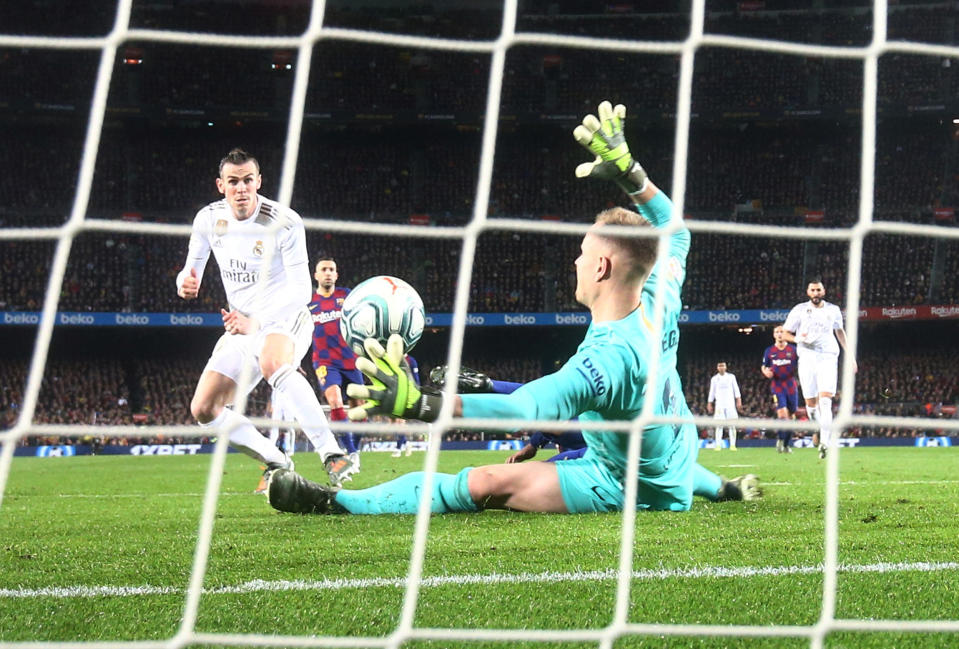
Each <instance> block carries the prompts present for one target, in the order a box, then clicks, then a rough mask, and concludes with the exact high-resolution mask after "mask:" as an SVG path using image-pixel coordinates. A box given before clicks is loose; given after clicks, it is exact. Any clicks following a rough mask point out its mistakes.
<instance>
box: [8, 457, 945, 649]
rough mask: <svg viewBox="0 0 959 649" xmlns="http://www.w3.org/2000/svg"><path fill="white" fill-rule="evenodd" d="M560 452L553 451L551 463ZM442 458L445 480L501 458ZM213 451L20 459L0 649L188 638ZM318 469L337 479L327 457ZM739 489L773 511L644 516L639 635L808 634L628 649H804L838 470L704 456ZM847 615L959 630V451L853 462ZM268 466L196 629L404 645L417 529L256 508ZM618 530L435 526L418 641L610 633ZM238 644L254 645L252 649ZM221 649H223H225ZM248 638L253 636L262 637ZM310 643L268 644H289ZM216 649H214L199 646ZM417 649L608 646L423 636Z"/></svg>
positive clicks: (222, 516)
mask: <svg viewBox="0 0 959 649" xmlns="http://www.w3.org/2000/svg"><path fill="white" fill-rule="evenodd" d="M541 454H542V453H541ZM506 456H507V453H505V452H493V451H477V452H470V451H449V452H447V451H444V452H443V453H441V455H440V467H439V469H440V470H441V471H447V472H455V471H457V470H459V469H460V468H462V467H463V466H469V465H474V466H475V465H478V464H485V463H490V462H494V461H501V460H503V459H505V457H506ZM211 459H212V457H211V456H209V455H206V456H203V455H198V456H170V457H121V456H101V457H71V458H43V459H39V458H15V459H14V460H13V464H12V467H11V472H10V476H9V480H8V483H7V487H6V493H5V495H4V500H3V503H2V507H0V645H3V644H6V643H13V642H23V641H41V644H42V641H47V642H49V641H116V640H141V641H142V640H164V639H169V638H171V637H173V636H175V635H176V634H177V632H178V631H179V630H180V625H181V619H182V617H183V614H184V607H185V602H186V600H187V598H186V592H187V588H188V585H189V582H190V576H191V570H192V567H193V561H194V552H195V550H196V547H197V538H198V530H199V523H200V519H201V510H202V505H203V498H204V489H205V485H206V480H207V474H208V471H209V467H210V463H211ZM296 459H297V468H298V470H300V471H301V472H302V473H303V474H304V475H306V476H308V477H312V478H319V477H320V476H322V475H323V473H322V469H321V466H320V463H319V460H318V459H317V458H316V456H315V455H313V454H307V453H301V454H298V456H297V458H296ZM700 461H701V462H702V463H703V464H704V465H706V466H707V467H709V468H711V469H713V470H715V471H717V472H718V473H721V474H723V475H727V476H734V475H738V474H742V473H756V474H758V475H759V476H760V477H761V478H762V480H763V484H764V488H765V497H764V499H763V500H761V501H758V502H751V503H734V502H727V503H709V502H707V501H704V500H697V502H696V504H695V506H694V508H693V510H692V511H690V512H688V513H684V514H674V513H663V512H656V513H639V514H638V515H637V519H636V538H635V547H634V557H633V578H632V581H631V589H630V600H629V605H628V611H629V612H628V622H629V623H630V624H664V625H747V626H752V627H789V628H792V630H793V635H792V636H790V635H789V634H788V633H787V634H785V635H780V636H765V637H764V636H762V635H761V634H760V635H759V636H757V637H736V636H734V635H725V634H720V635H707V636H700V635H699V634H698V633H690V634H688V635H680V636H675V635H663V634H661V633H653V634H638V635H632V634H629V635H625V636H622V637H620V638H619V639H617V640H616V641H615V643H614V644H613V645H612V646H615V647H717V648H718V647H797V648H798V647H808V646H810V640H809V638H808V637H805V636H802V635H800V634H799V633H795V631H796V627H800V628H799V629H798V631H799V632H803V631H805V630H806V629H803V628H802V627H809V626H812V625H814V624H816V623H817V621H818V620H819V616H820V610H821V605H822V601H823V581H824V576H823V571H822V563H823V560H824V530H825V519H824V502H825V483H826V480H825V475H826V468H825V467H826V465H825V463H824V462H821V461H819V459H818V458H817V456H816V453H815V451H814V450H811V449H801V450H797V451H796V452H795V453H793V454H791V455H780V454H777V453H776V452H775V451H774V449H771V448H751V449H750V448H746V449H741V450H740V451H738V452H736V453H731V452H729V451H723V452H715V451H712V450H703V451H702V452H701V454H700ZM422 465H423V454H422V453H415V454H414V455H413V456H412V457H403V458H392V457H390V456H389V454H388V453H366V454H364V455H363V471H362V473H361V474H360V475H358V476H357V477H356V479H355V481H354V483H353V485H351V486H356V487H364V486H369V485H372V484H375V483H378V482H381V481H384V480H388V479H391V478H393V477H395V476H397V475H399V474H401V473H405V472H408V471H414V470H419V469H421V468H422ZM840 466H841V469H840V471H841V475H840V477H841V482H840V487H839V557H838V560H839V564H840V570H839V573H838V582H837V588H836V618H837V619H842V620H870V619H874V620H953V621H955V620H959V450H954V449H951V448H912V447H879V448H876V447H872V448H868V447H867V448H854V449H848V450H843V451H842V456H841V465H840ZM258 476H259V471H258V470H257V466H256V464H255V463H254V462H253V461H251V460H249V459H248V458H246V457H244V456H241V455H237V454H230V455H229V456H228V457H227V460H226V469H225V472H224V476H223V483H222V485H221V490H220V497H219V500H218V503H217V510H216V515H215V521H214V528H213V536H212V543H211V545H210V549H209V562H208V565H207V570H206V575H205V580H204V582H203V583H204V590H203V593H202V595H201V597H200V600H199V607H198V611H197V618H196V625H195V630H196V632H197V633H200V634H231V635H229V637H223V638H215V637H214V638H210V637H209V636H206V635H204V636H202V637H203V639H204V641H206V640H207V639H209V640H210V644H204V645H203V646H237V645H235V644H234V645H230V643H231V642H232V641H233V638H235V637H236V635H235V634H262V635H266V636H273V635H279V636H287V637H289V636H299V637H300V638H301V642H302V641H308V642H309V641H310V639H311V638H313V639H314V640H313V642H315V638H317V637H340V638H341V639H340V640H339V641H338V645H337V646H361V645H360V644H358V643H357V641H356V640H353V641H352V642H351V641H344V640H343V639H342V637H344V636H352V637H363V638H379V644H380V645H382V638H383V637H385V636H389V635H390V634H392V633H394V632H395V631H396V630H397V625H398V623H399V621H400V619H401V613H402V610H403V606H404V598H405V596H406V590H405V585H406V577H407V574H408V570H409V568H410V557H411V548H412V541H413V536H414V532H415V530H414V527H415V520H416V519H415V517H413V516H298V515H289V514H280V513H277V512H274V511H273V510H272V509H270V507H269V506H268V504H267V503H266V500H265V499H264V497H263V496H257V495H254V494H253V493H252V492H253V489H254V487H255V485H256V482H257V479H258ZM621 521H622V517H621V515H618V514H616V515H606V514H604V515H581V516H559V515H543V514H516V513H508V512H482V513H475V514H449V515H442V516H434V517H432V518H431V519H430V526H429V534H428V537H427V547H426V553H425V559H424V564H423V581H422V583H421V585H420V589H419V593H418V599H417V601H416V608H415V615H414V618H413V628H414V629H424V628H427V629H434V630H444V629H456V630H457V636H459V635H462V634H461V630H464V629H486V630H489V629H517V630H522V631H528V630H556V631H560V632H564V633H565V632H570V631H575V630H583V629H585V630H591V631H596V630H600V629H603V628H604V627H606V626H607V625H609V624H610V623H611V622H612V621H613V615H614V611H615V610H616V593H617V577H616V573H617V571H618V566H619V554H620V532H621ZM240 640H243V639H242V638H240ZM219 643H222V644H219ZM249 643H250V639H249V638H247V639H246V644H249ZM291 643H294V642H293V641H289V640H283V641H281V639H274V640H273V641H272V642H271V641H268V640H264V639H260V641H259V644H261V645H263V644H269V645H271V646H286V645H287V644H291ZM957 645H959V634H954V633H953V634H950V633H942V632H939V633H937V632H912V631H907V632H896V631H868V632H853V631H836V632H832V633H830V634H829V635H828V636H827V637H826V640H825V646H827V647H843V648H847V647H848V648H852V647H876V648H878V647H929V648H933V647H936V648H938V647H947V646H957ZM193 646H200V645H193ZM402 646H403V647H502V648H505V647H524V648H529V649H533V648H535V647H574V648H578V647H596V646H597V643H596V642H593V641H584V639H583V638H581V637H580V638H576V637H574V636H572V635H567V636H559V637H557V638H556V639H553V640H551V641H550V640H546V641H543V642H520V641H508V640H506V639H504V640H503V641H497V640H493V639H488V638H487V639H485V640H475V639H474V640H469V639H459V638H458V637H451V638H442V639H423V638H420V639H411V640H408V641H406V642H405V643H403V644H402Z"/></svg>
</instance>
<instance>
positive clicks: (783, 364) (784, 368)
mask: <svg viewBox="0 0 959 649" xmlns="http://www.w3.org/2000/svg"><path fill="white" fill-rule="evenodd" d="M798 360H799V356H798V355H797V353H796V347H795V346H794V345H786V346H785V347H783V348H782V349H779V348H778V347H776V345H770V346H769V347H767V348H766V353H764V354H763V367H771V368H772V370H773V378H771V379H770V386H769V387H770V390H771V391H772V392H776V391H778V390H785V391H786V393H787V394H792V393H794V392H795V391H796V379H795V378H794V377H795V375H796V364H797V362H798Z"/></svg>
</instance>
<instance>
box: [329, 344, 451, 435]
mask: <svg viewBox="0 0 959 649" xmlns="http://www.w3.org/2000/svg"><path fill="white" fill-rule="evenodd" d="M363 347H364V348H365V349H366V355H367V356H368V358H362V357H360V358H357V359H356V367H357V369H359V370H360V371H361V372H363V374H365V375H366V378H368V379H369V380H370V383H371V385H356V384H350V385H349V386H347V388H346V393H347V394H348V395H349V396H351V397H353V398H354V399H364V400H365V403H364V404H363V405H361V406H357V407H355V408H350V410H349V412H348V413H347V414H348V415H349V417H350V419H352V420H353V421H361V420H363V419H366V418H367V414H374V415H387V416H389V417H399V418H401V419H418V420H419V421H426V422H431V421H436V418H437V417H439V414H440V408H442V407H443V397H442V396H441V395H439V394H431V393H428V392H425V391H424V390H420V388H419V387H417V385H416V381H414V380H413V375H412V372H410V366H409V363H407V362H406V355H405V354H404V352H403V339H402V338H401V337H400V336H398V335H397V334H393V335H392V336H390V339H389V340H388V341H387V342H386V349H385V350H384V349H383V346H382V345H380V343H379V342H378V341H377V340H376V339H375V338H367V339H366V340H364V341H363Z"/></svg>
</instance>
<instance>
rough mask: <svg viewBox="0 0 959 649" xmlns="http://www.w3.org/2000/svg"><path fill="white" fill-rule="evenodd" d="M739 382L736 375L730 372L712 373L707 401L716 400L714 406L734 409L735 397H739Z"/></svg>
mask: <svg viewBox="0 0 959 649" xmlns="http://www.w3.org/2000/svg"><path fill="white" fill-rule="evenodd" d="M741 396H742V395H741V394H740V392H739V382H738V381H737V380H736V375H735V374H732V373H730V372H726V373H725V374H718V373H717V374H714V375H713V378H712V379H710V380H709V398H708V399H707V401H709V403H712V402H714V401H715V402H716V408H718V409H724V410H733V411H735V410H736V399H739V398H741Z"/></svg>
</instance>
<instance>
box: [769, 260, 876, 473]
mask: <svg viewBox="0 0 959 649" xmlns="http://www.w3.org/2000/svg"><path fill="white" fill-rule="evenodd" d="M806 295H808V296H809V301H808V302H803V303H801V304H797V305H796V306H794V307H793V308H792V310H791V311H790V312H789V315H788V316H787V317H786V322H785V324H783V339H784V340H786V341H787V342H791V343H796V353H797V354H798V356H799V367H798V370H799V385H800V386H801V387H802V393H803V398H804V399H805V400H806V412H807V413H808V414H809V418H810V419H816V420H817V421H819V435H818V436H817V435H813V443H814V444H817V445H818V446H819V457H820V458H824V457H826V449H827V448H829V446H830V445H831V444H832V400H833V397H835V396H836V384H837V375H838V366H839V345H842V348H843V350H846V331H845V330H844V329H843V327H842V311H840V310H839V307H838V306H836V305H835V304H832V303H830V302H827V301H826V300H825V299H824V298H825V296H826V289H825V288H824V287H823V284H822V281H820V280H819V279H812V280H810V282H809V283H808V284H807V285H806ZM837 341H838V344H837ZM853 367H854V368H856V361H855V360H853ZM856 369H858V368H856Z"/></svg>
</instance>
